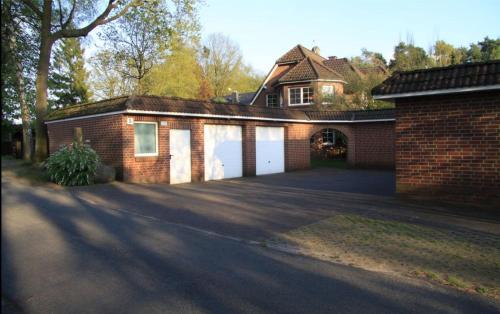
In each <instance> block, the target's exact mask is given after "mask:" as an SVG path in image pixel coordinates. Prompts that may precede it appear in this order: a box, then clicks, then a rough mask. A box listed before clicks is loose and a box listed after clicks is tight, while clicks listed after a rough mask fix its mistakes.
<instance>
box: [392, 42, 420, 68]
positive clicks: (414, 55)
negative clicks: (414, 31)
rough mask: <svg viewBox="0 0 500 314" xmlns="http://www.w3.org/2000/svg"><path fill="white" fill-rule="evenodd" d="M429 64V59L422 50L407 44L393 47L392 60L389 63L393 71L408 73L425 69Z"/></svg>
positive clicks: (402, 43)
mask: <svg viewBox="0 0 500 314" xmlns="http://www.w3.org/2000/svg"><path fill="white" fill-rule="evenodd" d="M429 64H430V61H429V57H428V56H427V53H426V52H425V50H424V49H422V48H420V47H416V46H414V45H413V43H412V42H411V41H410V42H409V43H404V42H400V43H399V44H398V45H397V46H396V47H394V59H392V60H391V61H390V63H389V68H390V69H391V70H393V71H409V70H415V69H424V68H427V67H428V66H429Z"/></svg>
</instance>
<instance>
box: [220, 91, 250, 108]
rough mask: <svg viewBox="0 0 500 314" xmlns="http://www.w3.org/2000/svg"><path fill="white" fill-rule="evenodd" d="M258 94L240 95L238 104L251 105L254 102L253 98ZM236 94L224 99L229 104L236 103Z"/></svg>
mask: <svg viewBox="0 0 500 314" xmlns="http://www.w3.org/2000/svg"><path fill="white" fill-rule="evenodd" d="M255 93H256V92H250V93H239V94H238V97H239V99H240V101H239V102H238V103H239V104H240V105H249V104H250V103H251V102H252V99H253V96H255ZM234 98H235V97H234V94H231V95H227V96H224V99H226V100H227V102H230V103H235V102H236V100H235V99H234Z"/></svg>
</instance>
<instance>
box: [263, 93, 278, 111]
mask: <svg viewBox="0 0 500 314" xmlns="http://www.w3.org/2000/svg"><path fill="white" fill-rule="evenodd" d="M266 104H267V106H268V107H271V108H277V107H279V106H280V104H279V103H278V95H276V94H268V95H267V96H266Z"/></svg>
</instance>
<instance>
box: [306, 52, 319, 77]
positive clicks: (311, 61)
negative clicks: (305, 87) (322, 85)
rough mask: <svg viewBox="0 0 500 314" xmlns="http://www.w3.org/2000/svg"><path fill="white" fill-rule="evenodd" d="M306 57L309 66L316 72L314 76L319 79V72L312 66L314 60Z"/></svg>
mask: <svg viewBox="0 0 500 314" xmlns="http://www.w3.org/2000/svg"><path fill="white" fill-rule="evenodd" d="M306 59H307V61H308V62H309V64H310V65H311V68H312V69H313V71H314V73H316V78H318V79H319V72H318V70H317V69H316V67H315V66H314V61H313V60H312V59H311V58H310V57H309V56H308V57H307V58H306Z"/></svg>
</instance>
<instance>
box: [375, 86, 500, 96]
mask: <svg viewBox="0 0 500 314" xmlns="http://www.w3.org/2000/svg"><path fill="white" fill-rule="evenodd" d="M495 89H500V84H496V85H490V86H479V87H464V88H450V89H437V90H431V91H424V92H411V93H398V94H388V95H373V99H395V98H407V97H416V96H430V95H445V94H455V93H466V92H477V91H488V90H495Z"/></svg>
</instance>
